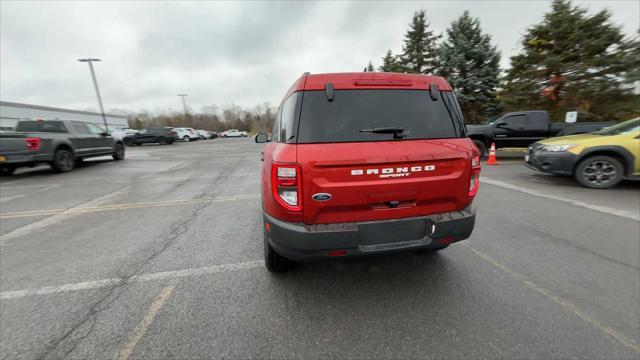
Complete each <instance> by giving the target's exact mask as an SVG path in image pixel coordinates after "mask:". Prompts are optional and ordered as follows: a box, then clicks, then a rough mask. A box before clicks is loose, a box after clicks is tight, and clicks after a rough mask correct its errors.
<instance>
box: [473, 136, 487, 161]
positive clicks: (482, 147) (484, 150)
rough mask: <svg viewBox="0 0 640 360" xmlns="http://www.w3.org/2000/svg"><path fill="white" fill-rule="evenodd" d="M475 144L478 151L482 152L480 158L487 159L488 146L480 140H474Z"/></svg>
mask: <svg viewBox="0 0 640 360" xmlns="http://www.w3.org/2000/svg"><path fill="white" fill-rule="evenodd" d="M473 143H474V144H476V146H477V147H478V150H480V157H481V158H483V159H484V158H486V157H487V155H488V154H489V153H488V150H487V145H485V144H484V143H483V142H482V141H480V140H473Z"/></svg>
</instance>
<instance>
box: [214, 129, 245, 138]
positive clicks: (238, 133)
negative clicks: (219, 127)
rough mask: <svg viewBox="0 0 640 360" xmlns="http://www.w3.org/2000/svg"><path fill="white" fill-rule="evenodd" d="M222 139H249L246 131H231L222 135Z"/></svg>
mask: <svg viewBox="0 0 640 360" xmlns="http://www.w3.org/2000/svg"><path fill="white" fill-rule="evenodd" d="M220 137H225V138H226V137H247V132H246V131H239V130H238V129H229V130H227V131H224V132H222V133H221V134H220Z"/></svg>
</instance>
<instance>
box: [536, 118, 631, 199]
mask: <svg viewBox="0 0 640 360" xmlns="http://www.w3.org/2000/svg"><path fill="white" fill-rule="evenodd" d="M525 164H526V165H527V166H528V167H530V168H532V169H535V170H537V171H541V172H545V173H550V174H558V175H567V176H573V177H574V178H575V179H576V181H577V182H578V183H579V184H580V185H582V186H585V187H589V188H594V189H606V188H610V187H612V186H615V185H616V184H618V183H619V182H620V180H622V179H625V178H626V179H640V118H636V119H633V120H629V121H626V122H623V123H621V124H618V125H614V126H611V127H608V128H605V129H602V130H599V131H596V132H593V133H590V134H582V135H572V136H562V137H557V138H552V139H547V140H543V141H539V142H537V143H535V144H533V145H531V146H530V147H529V149H528V152H527V155H525Z"/></svg>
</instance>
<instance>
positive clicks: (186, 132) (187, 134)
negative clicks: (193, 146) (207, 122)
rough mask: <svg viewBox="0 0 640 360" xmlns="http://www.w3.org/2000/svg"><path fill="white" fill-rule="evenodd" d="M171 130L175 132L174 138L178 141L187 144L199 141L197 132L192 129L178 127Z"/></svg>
mask: <svg viewBox="0 0 640 360" xmlns="http://www.w3.org/2000/svg"><path fill="white" fill-rule="evenodd" d="M173 130H174V131H175V132H176V136H177V137H178V139H180V140H182V141H187V142H189V141H195V140H198V139H200V135H198V132H197V131H195V130H194V129H192V128H186V127H179V128H173Z"/></svg>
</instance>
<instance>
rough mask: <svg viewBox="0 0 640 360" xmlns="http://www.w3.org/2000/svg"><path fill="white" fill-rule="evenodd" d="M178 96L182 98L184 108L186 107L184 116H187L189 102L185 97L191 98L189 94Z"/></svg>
mask: <svg viewBox="0 0 640 360" xmlns="http://www.w3.org/2000/svg"><path fill="white" fill-rule="evenodd" d="M178 96H180V97H181V98H182V106H183V107H184V116H185V117H186V116H187V100H185V97H187V96H189V95H187V94H178Z"/></svg>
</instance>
